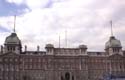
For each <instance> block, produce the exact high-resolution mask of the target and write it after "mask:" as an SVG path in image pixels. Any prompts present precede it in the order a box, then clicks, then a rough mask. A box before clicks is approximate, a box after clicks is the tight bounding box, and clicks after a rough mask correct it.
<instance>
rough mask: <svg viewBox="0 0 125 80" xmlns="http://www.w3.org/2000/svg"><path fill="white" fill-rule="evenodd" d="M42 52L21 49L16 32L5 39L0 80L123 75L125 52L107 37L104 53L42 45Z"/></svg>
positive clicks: (68, 79) (86, 79)
mask: <svg viewBox="0 0 125 80" xmlns="http://www.w3.org/2000/svg"><path fill="white" fill-rule="evenodd" d="M45 49H46V51H40V49H39V46H38V47H37V50H36V51H27V46H25V51H22V45H21V40H20V39H19V38H18V36H17V34H16V33H11V34H10V35H9V36H8V37H6V39H5V43H4V46H1V52H0V80H103V79H106V78H108V77H107V76H110V77H113V76H114V77H124V76H125V51H123V50H122V45H121V42H120V41H119V40H117V39H116V38H115V37H114V36H111V37H110V38H109V40H108V41H107V42H106V44H105V52H90V51H87V46H86V45H79V47H78V48H55V47H54V45H52V44H47V45H46V46H45Z"/></svg>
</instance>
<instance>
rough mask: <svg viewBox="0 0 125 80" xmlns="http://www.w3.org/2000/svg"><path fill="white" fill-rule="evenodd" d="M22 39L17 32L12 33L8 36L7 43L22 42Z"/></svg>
mask: <svg viewBox="0 0 125 80" xmlns="http://www.w3.org/2000/svg"><path fill="white" fill-rule="evenodd" d="M20 43H21V42H20V40H19V38H18V37H17V34H16V33H11V35H10V36H8V37H6V40H5V44H20Z"/></svg>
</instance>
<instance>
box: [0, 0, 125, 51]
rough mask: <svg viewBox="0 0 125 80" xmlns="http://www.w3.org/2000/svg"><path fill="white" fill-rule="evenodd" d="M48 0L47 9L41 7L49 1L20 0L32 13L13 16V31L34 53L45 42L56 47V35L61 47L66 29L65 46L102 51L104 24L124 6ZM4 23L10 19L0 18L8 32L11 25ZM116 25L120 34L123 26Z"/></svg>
mask: <svg viewBox="0 0 125 80" xmlns="http://www.w3.org/2000/svg"><path fill="white" fill-rule="evenodd" d="M51 1H52V5H51V7H50V8H44V6H45V5H47V4H48V2H49V0H38V1H35V0H34V1H33V0H25V1H23V2H25V4H26V5H27V6H29V8H30V9H32V10H31V12H27V13H25V14H23V15H21V16H17V23H16V24H17V25H16V26H17V27H16V30H17V34H18V35H19V37H20V39H21V40H22V43H23V45H27V46H28V47H29V49H33V50H36V46H37V45H40V46H41V48H42V49H43V48H44V46H45V44H46V43H53V44H54V45H55V46H56V47H58V37H59V34H60V35H61V46H62V47H65V30H66V29H67V37H68V47H77V46H78V45H79V44H86V45H88V49H89V50H104V46H105V42H106V41H107V40H108V39H109V36H110V28H109V26H110V25H109V23H108V22H109V21H110V20H111V19H112V18H113V19H116V18H114V17H115V15H116V11H117V10H119V8H121V6H120V4H124V2H122V3H121V2H120V3H118V2H117V0H116V1H112V0H108V3H107V2H106V1H105V0H101V1H100V0H58V1H54V0H51ZM122 6H124V5H122ZM120 14H121V13H119V15H120ZM118 17H124V16H118ZM8 20H9V21H13V19H12V17H4V18H0V21H3V22H4V23H2V24H1V25H3V26H5V27H6V28H8V29H11V28H12V27H13V25H12V24H11V25H8V23H7V22H8ZM122 21H123V22H124V20H118V22H116V24H119V23H120V22H122ZM8 26H11V28H10V27H8ZM118 26H119V28H116V29H117V30H116V31H115V34H117V35H118V34H119V33H120V34H121V33H122V34H124V31H125V28H124V24H119V25H118ZM114 28H115V27H114ZM7 35H8V34H6V36H7ZM4 36H5V35H4ZM119 39H120V38H119ZM121 39H122V38H121ZM121 41H123V39H122V40H121ZM2 42H3V40H2ZM97 42H98V43H97ZM123 43H125V42H124V41H123ZM34 48H35V49H34Z"/></svg>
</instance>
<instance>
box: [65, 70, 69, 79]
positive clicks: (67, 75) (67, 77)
mask: <svg viewBox="0 0 125 80" xmlns="http://www.w3.org/2000/svg"><path fill="white" fill-rule="evenodd" d="M65 80H70V74H69V72H66V73H65Z"/></svg>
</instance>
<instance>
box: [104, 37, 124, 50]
mask: <svg viewBox="0 0 125 80" xmlns="http://www.w3.org/2000/svg"><path fill="white" fill-rule="evenodd" d="M110 47H119V48H121V47H122V45H121V42H120V40H117V39H116V38H115V37H114V36H111V37H110V39H109V41H107V42H106V44H105V49H108V48H110Z"/></svg>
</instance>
